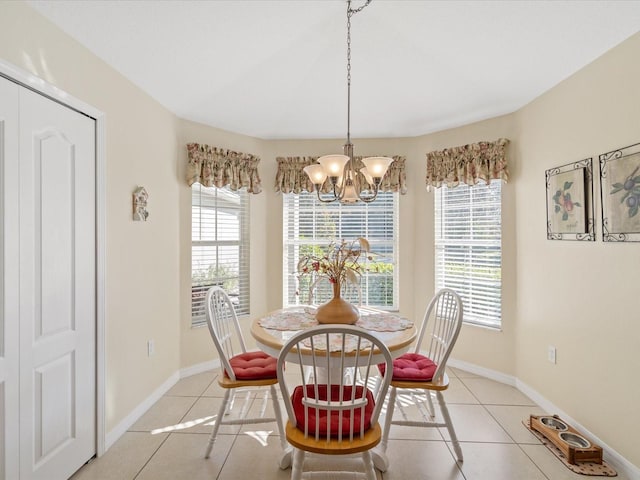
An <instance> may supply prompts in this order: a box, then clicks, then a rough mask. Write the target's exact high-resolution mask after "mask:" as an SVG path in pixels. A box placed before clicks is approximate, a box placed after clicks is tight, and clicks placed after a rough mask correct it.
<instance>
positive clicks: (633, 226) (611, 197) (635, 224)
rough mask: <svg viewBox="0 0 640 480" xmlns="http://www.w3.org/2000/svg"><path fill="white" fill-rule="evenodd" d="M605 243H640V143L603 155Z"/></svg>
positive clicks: (601, 171) (602, 198)
mask: <svg viewBox="0 0 640 480" xmlns="http://www.w3.org/2000/svg"><path fill="white" fill-rule="evenodd" d="M600 199H601V202H600V204H601V206H602V240H603V241H605V242H640V143H636V144H634V145H630V146H628V147H624V148H620V149H618V150H613V151H611V152H607V153H603V154H602V155H600Z"/></svg>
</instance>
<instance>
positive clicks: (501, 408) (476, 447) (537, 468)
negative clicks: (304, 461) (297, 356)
mask: <svg viewBox="0 0 640 480" xmlns="http://www.w3.org/2000/svg"><path fill="white" fill-rule="evenodd" d="M448 371H449V376H450V378H451V385H450V388H449V390H447V392H446V393H445V398H446V400H447V404H448V405H449V410H450V413H451V416H452V418H453V422H454V425H455V427H456V432H457V434H458V438H459V440H460V441H461V442H462V451H463V454H464V463H463V464H462V465H458V464H456V461H455V459H454V456H453V454H452V449H451V445H450V442H448V440H449V436H448V433H447V432H446V429H433V428H432V429H421V428H415V427H402V426H397V425H392V427H391V438H390V441H389V447H388V450H387V454H388V456H389V459H390V466H389V469H388V470H387V471H386V472H385V473H380V472H377V473H378V478H380V479H384V480H395V479H421V480H422V479H434V480H449V479H457V480H465V479H466V480H502V479H504V480H516V479H526V480H529V479H531V480H537V479H541V480H544V479H548V480H570V479H575V480H585V478H589V477H584V476H581V475H577V474H574V473H572V472H571V471H569V470H568V469H567V468H566V467H564V466H563V465H562V464H561V463H560V462H559V461H558V460H557V459H556V458H555V457H554V456H553V455H552V454H551V453H550V452H549V451H548V450H547V449H546V447H545V446H543V445H542V444H541V443H540V442H539V441H538V440H537V439H536V437H534V436H533V435H532V434H531V433H529V431H528V430H527V429H526V428H525V427H524V426H523V425H522V420H523V419H524V418H526V417H527V416H528V415H529V414H531V413H533V414H541V413H546V412H543V411H542V410H541V409H540V408H539V407H538V406H536V405H535V404H534V403H533V402H532V401H531V400H530V399H529V398H528V397H526V396H525V395H524V394H522V393H520V392H519V391H518V390H517V389H515V388H513V387H510V386H507V385H503V384H501V383H497V382H494V381H492V380H489V379H486V378H483V377H479V376H477V375H474V374H471V373H467V372H464V371H462V370H457V369H453V368H450V369H448ZM216 374H217V373H213V372H206V373H201V374H198V375H194V376H192V377H188V378H185V379H183V380H180V381H179V382H178V383H177V384H176V385H175V386H174V387H173V388H172V389H171V390H169V391H168V392H167V394H166V395H164V396H163V397H162V398H161V399H160V400H159V401H158V402H157V403H156V404H155V405H154V406H153V407H152V408H151V409H149V411H148V412H147V413H146V414H145V415H143V416H142V418H140V420H139V421H138V422H136V423H135V424H134V425H133V426H132V427H131V428H130V429H129V431H127V432H126V433H125V434H124V435H123V436H122V437H121V438H120V439H119V440H118V441H117V442H116V443H115V444H114V445H113V446H112V447H111V448H110V449H109V451H108V452H107V453H106V454H105V455H104V456H102V457H101V458H98V459H94V460H93V461H91V462H90V463H88V464H87V465H85V466H84V467H83V468H82V469H80V470H79V471H78V472H77V473H76V474H75V475H74V476H73V477H72V479H73V480H110V479H114V480H129V479H131V480H133V479H136V480H147V479H154V480H162V479H189V480H200V479H203V480H204V479H207V480H214V479H218V480H235V479H238V480H245V479H249V478H259V479H264V480H276V479H278V480H280V479H288V478H289V477H290V474H291V470H280V469H279V468H278V465H277V459H278V458H279V456H280V454H281V448H280V443H279V441H278V438H277V430H276V429H275V425H273V424H261V425H250V426H242V427H240V426H225V427H221V429H220V434H219V436H218V439H217V440H216V444H215V446H214V449H213V452H212V454H211V457H210V458H209V459H208V460H205V459H204V457H203V454H204V449H205V446H206V442H207V439H208V434H209V432H210V431H211V422H212V420H213V418H214V416H215V415H216V413H217V410H218V406H219V405H220V401H221V397H222V389H221V388H220V387H218V384H217V381H216V380H215V376H216ZM251 401H252V402H253V404H252V405H251V408H252V409H254V408H259V406H257V405H256V404H258V403H259V399H256V398H254V399H253V400H251ZM236 402H237V403H236V407H234V410H233V412H232V413H231V415H237V413H238V412H239V410H240V408H239V407H240V405H241V403H242V402H240V400H239V399H238V400H237V401H236ZM407 403H409V406H408V407H407V410H406V411H407V414H408V415H410V416H411V415H412V411H411V410H412V407H413V408H414V409H415V406H413V405H411V402H410V401H408V402H407ZM396 413H397V414H398V415H399V414H400V413H399V412H398V410H396ZM330 461H331V463H330V464H329V462H328V461H327V457H322V458H315V459H314V458H311V459H310V460H309V463H310V464H313V465H311V466H312V467H313V468H318V469H320V470H323V469H327V468H334V467H335V466H336V465H339V466H338V468H339V469H342V470H347V471H348V470H353V469H358V468H360V462H359V461H358V459H350V458H346V459H343V458H340V459H338V458H337V457H331V459H330ZM617 478H618V480H624V479H623V478H622V477H621V476H618V477H617Z"/></svg>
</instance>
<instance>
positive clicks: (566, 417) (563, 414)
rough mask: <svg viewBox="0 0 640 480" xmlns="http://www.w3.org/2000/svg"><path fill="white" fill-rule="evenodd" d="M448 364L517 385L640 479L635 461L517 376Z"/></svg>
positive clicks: (459, 363)
mask: <svg viewBox="0 0 640 480" xmlns="http://www.w3.org/2000/svg"><path fill="white" fill-rule="evenodd" d="M447 366H450V367H454V368H459V369H460V370H464V371H466V372H470V373H474V374H476V375H480V376H483V377H486V378H489V379H491V380H495V381H496V382H500V383H504V384H507V385H511V386H513V387H516V388H517V389H518V390H520V391H521V392H522V393H524V394H525V395H526V396H527V397H529V398H530V399H531V400H533V401H534V402H535V403H536V404H538V405H539V406H540V407H541V408H542V409H543V410H546V411H547V412H548V413H549V414H554V415H559V416H560V417H561V418H562V419H563V420H566V421H567V422H568V423H569V424H571V426H573V427H574V428H576V429H577V430H578V431H582V432H584V433H585V434H586V436H587V437H590V438H591V439H592V440H593V441H594V442H595V443H597V444H598V445H600V446H601V447H602V449H603V452H604V459H605V460H606V461H607V462H609V463H610V464H611V466H612V467H613V468H615V469H616V470H617V471H618V473H621V474H623V475H625V476H626V477H628V478H629V479H630V480H640V468H638V467H636V466H635V465H634V464H633V463H631V462H630V461H629V460H627V459H626V458H624V457H623V456H622V455H620V454H619V453H618V452H616V451H615V450H614V449H613V448H611V447H610V446H609V445H607V444H606V443H604V442H603V441H602V440H600V439H599V438H598V436H597V435H594V434H593V433H591V432H590V431H589V430H587V429H586V428H585V427H584V426H583V425H581V424H580V423H579V422H577V421H576V420H575V419H574V418H572V417H571V415H569V414H568V413H567V412H565V411H563V410H562V409H560V408H558V407H557V406H556V405H554V404H553V403H552V402H551V401H549V400H547V399H546V398H545V397H544V396H543V395H542V394H540V392H538V391H537V390H534V389H533V388H531V387H530V386H529V385H527V384H526V383H524V382H523V381H521V380H520V379H518V378H517V377H514V376H513V375H507V374H505V373H502V372H498V371H496V370H491V369H489V368H485V367H481V366H479V365H475V364H473V363H469V362H465V361H462V360H456V359H454V358H450V359H449V361H448V362H447Z"/></svg>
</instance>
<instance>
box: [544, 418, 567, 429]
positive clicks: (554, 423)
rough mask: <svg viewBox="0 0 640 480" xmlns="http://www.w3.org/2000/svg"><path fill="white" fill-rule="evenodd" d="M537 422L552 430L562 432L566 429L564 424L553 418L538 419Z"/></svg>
mask: <svg viewBox="0 0 640 480" xmlns="http://www.w3.org/2000/svg"><path fill="white" fill-rule="evenodd" d="M539 420H540V422H542V424H544V425H545V426H547V427H549V428H553V429H554V430H560V431H564V430H567V428H568V427H567V424H566V423H564V422H563V421H562V420H559V419H557V418H554V417H540V418H539Z"/></svg>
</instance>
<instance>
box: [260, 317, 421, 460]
mask: <svg viewBox="0 0 640 480" xmlns="http://www.w3.org/2000/svg"><path fill="white" fill-rule="evenodd" d="M358 310H359V311H360V318H359V320H358V322H356V326H359V327H362V328H364V329H365V330H367V331H368V332H370V333H372V334H373V335H375V336H376V337H378V338H379V339H381V340H382V341H383V342H384V344H385V345H386V346H387V347H388V348H389V351H390V352H391V356H392V357H393V358H396V357H398V356H400V355H402V354H403V353H405V352H406V351H407V350H409V347H410V346H411V344H412V343H413V342H414V340H415V339H416V336H417V329H416V327H415V324H414V323H413V322H412V321H410V320H408V319H406V318H404V317H402V316H401V315H399V314H397V313H394V312H388V311H381V310H377V309H373V308H369V307H359V308H358ZM317 325H318V322H317V321H316V319H315V308H314V307H312V306H306V305H301V306H295V307H288V308H284V309H280V310H275V311H273V312H269V313H267V314H266V315H263V316H261V317H258V318H256V319H254V320H253V322H252V324H251V335H252V336H253V338H254V339H255V341H256V344H257V346H258V348H259V349H260V350H262V351H264V352H265V353H268V354H269V355H271V356H273V357H278V355H279V353H280V350H281V349H282V347H283V345H284V344H285V342H286V341H287V340H288V339H289V338H291V337H292V336H293V335H294V334H295V333H297V332H299V331H301V330H305V329H308V328H313V327H314V326H317ZM329 348H330V349H331V348H334V347H332V346H329ZM346 348H350V347H349V346H348V345H347V346H346ZM301 353H302V358H304V354H305V352H304V351H302V352H301ZM308 353H309V354H310V351H309V352H308ZM347 354H353V355H354V356H355V354H356V351H355V348H354V349H353V350H352V351H348V352H347ZM287 361H289V359H287ZM291 455H292V453H291V449H290V448H289V449H287V450H286V451H285V452H284V454H283V457H282V458H281V460H280V462H279V463H280V467H281V468H286V467H288V466H289V465H290V464H291ZM371 455H372V457H373V460H374V464H375V465H376V466H378V465H385V466H387V465H389V461H388V459H387V457H386V454H385V453H384V452H382V451H380V450H377V449H374V450H373V451H372V452H371Z"/></svg>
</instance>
